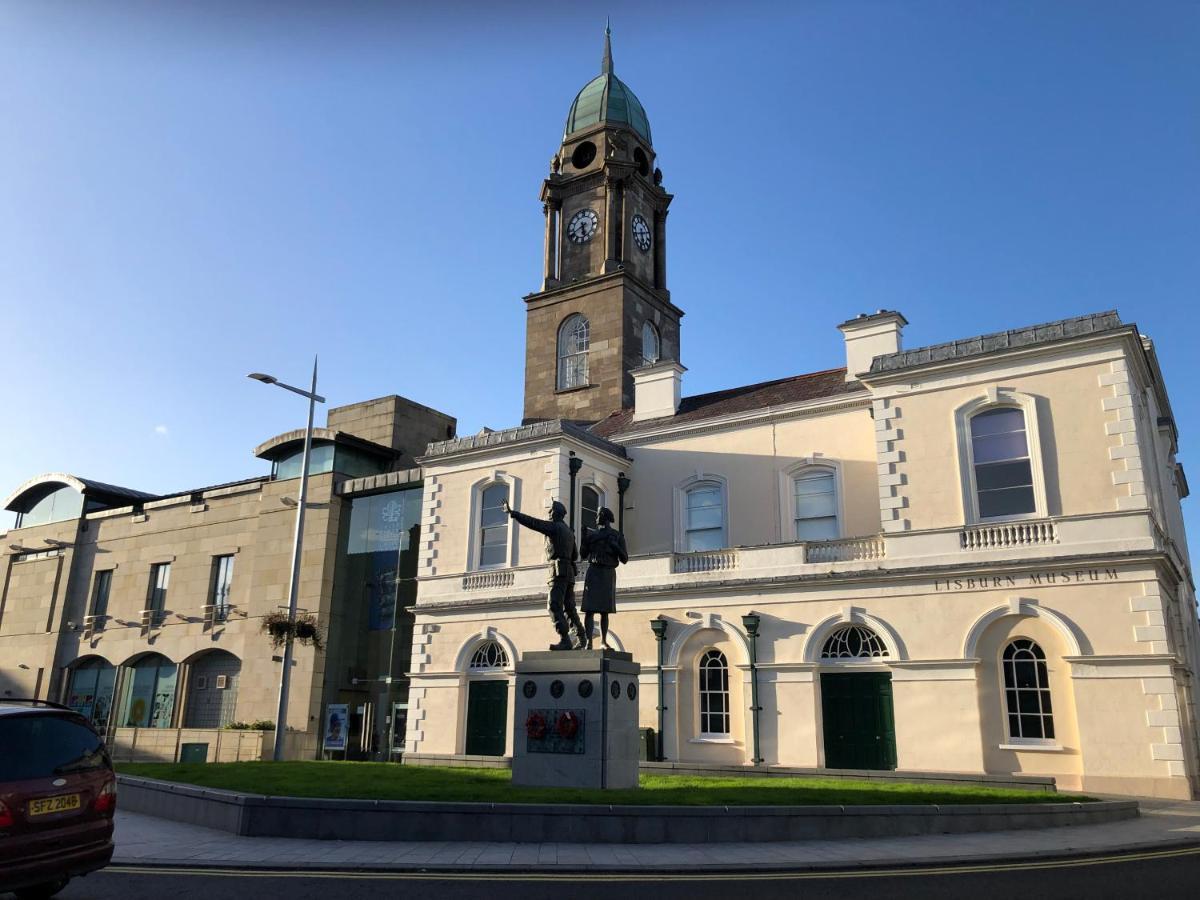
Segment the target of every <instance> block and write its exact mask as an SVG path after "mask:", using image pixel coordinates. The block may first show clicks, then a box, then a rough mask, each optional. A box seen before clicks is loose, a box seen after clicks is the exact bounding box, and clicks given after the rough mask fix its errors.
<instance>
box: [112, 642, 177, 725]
mask: <svg viewBox="0 0 1200 900" xmlns="http://www.w3.org/2000/svg"><path fill="white" fill-rule="evenodd" d="M177 672H178V668H177V667H176V665H175V663H173V662H171V661H170V660H169V659H167V658H166V657H165V656H162V655H160V654H158V653H151V654H148V655H146V656H143V657H142V658H141V659H139V660H138V661H137V662H136V663H134V664H133V665H132V666H130V668H129V673H128V675H127V676H126V678H125V690H124V692H123V693H124V696H123V697H122V700H121V717H120V721H119V724H121V725H124V726H125V727H126V728H130V727H133V728H170V727H171V718H172V715H173V714H174V712H175V676H176V674H177Z"/></svg>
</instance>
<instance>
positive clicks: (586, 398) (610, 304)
mask: <svg viewBox="0 0 1200 900" xmlns="http://www.w3.org/2000/svg"><path fill="white" fill-rule="evenodd" d="M541 196H542V204H543V209H544V210H545V213H546V234H545V275H544V278H543V281H542V289H541V290H540V291H538V292H536V293H533V294H530V295H529V296H527V297H526V298H525V308H526V313H527V321H526V330H525V421H526V422H535V421H539V420H542V419H554V418H563V419H573V420H577V421H596V420H599V419H602V418H604V416H606V415H608V414H609V413H611V412H613V411H615V410H618V409H621V408H623V407H629V406H632V405H633V379H632V377H631V376H630V374H629V373H630V372H631V371H632V370H633V369H636V368H638V367H639V366H642V365H645V364H648V363H653V362H659V361H667V360H671V361H676V362H677V361H679V319H680V317H681V316H682V315H683V311H682V310H680V309H679V308H678V307H676V306H675V305H674V304H672V303H671V295H670V292H668V291H667V259H666V251H667V207H668V206H670V203H671V195H670V194H668V193H667V192H666V191H665V190H663V188H662V172H661V171H660V170H659V169H658V168H656V167H655V153H654V147H653V145H652V143H651V140H650V123H649V121H648V120H647V118H646V111H645V110H644V109H643V108H642V104H641V103H640V102H639V101H638V98H637V97H636V96H634V93H633V91H631V90H630V89H629V87H628V86H627V85H626V84H625V83H624V82H622V81H621V80H620V79H619V78H617V76H616V75H615V74H613V62H612V44H611V36H610V32H609V30H608V29H607V28H606V29H605V32H604V56H603V60H602V62H601V65H600V74H599V75H598V76H597V77H596V78H594V79H592V80H591V81H589V82H588V83H587V84H586V85H584V87H583V90H581V91H580V92H579V94H578V95H577V96H576V97H575V102H574V103H572V104H571V111H570V112H569V113H568V114H567V125H566V129H565V131H564V134H563V139H562V146H561V147H560V148H559V150H558V153H556V154H555V156H554V158H553V160H551V163H550V176H549V177H548V178H547V179H546V180H545V181H544V182H543V184H542V195H541Z"/></svg>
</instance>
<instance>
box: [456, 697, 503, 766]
mask: <svg viewBox="0 0 1200 900" xmlns="http://www.w3.org/2000/svg"><path fill="white" fill-rule="evenodd" d="M467 690H468V693H467V749H466V752H467V753H470V754H473V755H476V756H503V755H504V739H505V737H506V736H507V734H508V682H507V681H472V682H470V686H469V687H468V689H467Z"/></svg>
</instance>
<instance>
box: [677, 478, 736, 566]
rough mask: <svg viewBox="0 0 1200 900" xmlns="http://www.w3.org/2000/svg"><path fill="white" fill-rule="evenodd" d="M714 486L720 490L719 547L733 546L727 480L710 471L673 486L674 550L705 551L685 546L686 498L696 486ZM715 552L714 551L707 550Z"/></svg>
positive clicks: (681, 551)
mask: <svg viewBox="0 0 1200 900" xmlns="http://www.w3.org/2000/svg"><path fill="white" fill-rule="evenodd" d="M705 487H716V488H719V489H720V491H721V533H722V534H721V547H720V548H718V549H722V550H724V549H728V548H729V547H731V546H733V545H732V543H731V542H730V538H729V534H730V531H729V480H728V479H727V478H725V476H724V475H716V474H713V473H711V472H705V473H700V472H698V473H696V474H695V475H693V476H692V477H690V478H687V479H685V480H684V481H681V482H680V483H679V484H677V485H676V486H675V552H676V553H690V552H696V553H703V552H706V551H703V550H697V551H690V550H688V546H687V535H688V528H687V498H688V493H689V492H691V491H692V490H694V489H696V488H705ZM708 552H715V551H708Z"/></svg>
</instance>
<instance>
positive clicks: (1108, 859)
mask: <svg viewBox="0 0 1200 900" xmlns="http://www.w3.org/2000/svg"><path fill="white" fill-rule="evenodd" d="M1196 855H1200V846H1195V847H1182V848H1179V849H1175V850H1152V851H1146V852H1143V853H1126V854H1121V855H1119V856H1094V857H1090V858H1087V859H1057V860H1047V861H1045V862H1037V861H1030V862H1013V863H978V864H967V865H962V866H954V865H944V866H926V867H922V868H894V869H865V870H862V871H838V872H707V873H706V872H655V871H652V870H648V871H645V872H603V871H599V872H597V871H592V870H588V871H587V876H588V879H589V880H592V881H611V882H627V881H801V880H816V879H834V878H896V877H902V876H913V875H970V874H979V873H983V872H1014V871H1016V872H1024V871H1030V870H1036V869H1071V868H1081V867H1083V866H1099V865H1111V864H1113V863H1124V862H1141V861H1144V860H1152V859H1171V858H1175V857H1181V856H1196ZM103 871H104V872H112V873H115V874H118V875H170V876H180V875H188V876H201V877H208V878H345V879H351V878H354V879H366V880H373V881H561V879H562V876H563V875H564V874H566V873H567V872H568V871H571V870H568V869H567V868H566V867H564V868H563V870H561V871H554V872H529V873H521V872H362V871H348V872H347V871H328V870H313V871H308V872H306V871H297V870H295V869H288V870H286V871H283V870H270V869H203V868H168V867H165V866H137V865H118V866H109V867H108V868H106V869H104V870H103Z"/></svg>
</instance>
